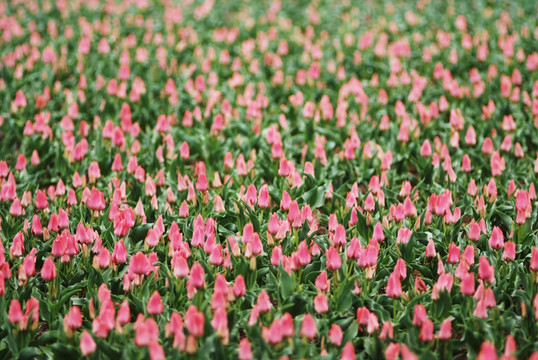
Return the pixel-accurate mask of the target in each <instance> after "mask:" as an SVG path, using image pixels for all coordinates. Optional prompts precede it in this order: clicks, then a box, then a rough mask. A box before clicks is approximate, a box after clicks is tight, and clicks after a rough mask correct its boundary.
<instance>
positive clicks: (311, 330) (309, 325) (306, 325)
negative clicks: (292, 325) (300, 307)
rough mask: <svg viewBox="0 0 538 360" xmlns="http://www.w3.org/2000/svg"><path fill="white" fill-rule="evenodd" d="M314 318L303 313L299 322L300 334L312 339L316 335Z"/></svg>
mask: <svg viewBox="0 0 538 360" xmlns="http://www.w3.org/2000/svg"><path fill="white" fill-rule="evenodd" d="M317 332H318V330H317V326H316V320H315V319H314V318H313V317H312V315H310V314H308V313H307V314H305V315H304V318H303V322H302V323H301V332H300V334H301V336H303V337H305V338H307V339H314V338H315V337H316V335H317Z"/></svg>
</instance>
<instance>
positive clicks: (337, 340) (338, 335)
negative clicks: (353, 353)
mask: <svg viewBox="0 0 538 360" xmlns="http://www.w3.org/2000/svg"><path fill="white" fill-rule="evenodd" d="M343 337H344V334H343V332H342V328H341V327H340V326H338V325H337V324H333V325H332V326H331V329H330V330H329V341H330V342H331V344H333V345H335V346H340V345H341V344H342V339H343Z"/></svg>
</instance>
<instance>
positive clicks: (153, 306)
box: [147, 290, 164, 315]
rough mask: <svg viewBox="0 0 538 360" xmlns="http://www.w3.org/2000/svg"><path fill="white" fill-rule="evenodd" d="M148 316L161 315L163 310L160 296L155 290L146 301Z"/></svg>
mask: <svg viewBox="0 0 538 360" xmlns="http://www.w3.org/2000/svg"><path fill="white" fill-rule="evenodd" d="M147 309H148V314H150V315H159V314H162V312H163V310H164V305H163V302H162V300H161V294H159V292H158V291H157V290H155V291H154V292H153V294H152V295H151V296H150V298H149V300H148V307H147Z"/></svg>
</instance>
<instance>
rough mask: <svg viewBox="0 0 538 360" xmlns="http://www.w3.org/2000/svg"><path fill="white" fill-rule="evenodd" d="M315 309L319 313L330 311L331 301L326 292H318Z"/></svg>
mask: <svg viewBox="0 0 538 360" xmlns="http://www.w3.org/2000/svg"><path fill="white" fill-rule="evenodd" d="M314 309H315V310H316V312H317V313H318V314H325V313H326V312H327V311H329V301H328V300H327V296H325V294H318V295H316V297H315V298H314Z"/></svg>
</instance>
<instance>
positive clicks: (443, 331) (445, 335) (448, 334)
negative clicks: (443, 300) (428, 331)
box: [437, 319, 452, 340]
mask: <svg viewBox="0 0 538 360" xmlns="http://www.w3.org/2000/svg"><path fill="white" fill-rule="evenodd" d="M437 337H438V338H439V339H441V340H450V339H451V338H452V321H451V320H450V319H445V320H443V322H442V323H441V327H440V328H439V334H438V336H437Z"/></svg>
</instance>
